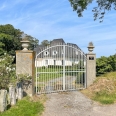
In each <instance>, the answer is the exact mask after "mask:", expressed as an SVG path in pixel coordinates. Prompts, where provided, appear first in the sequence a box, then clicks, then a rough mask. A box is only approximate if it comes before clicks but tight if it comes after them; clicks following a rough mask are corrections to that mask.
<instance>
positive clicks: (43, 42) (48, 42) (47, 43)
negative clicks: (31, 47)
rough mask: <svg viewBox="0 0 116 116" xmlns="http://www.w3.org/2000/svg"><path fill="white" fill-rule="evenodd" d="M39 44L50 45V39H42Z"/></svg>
mask: <svg viewBox="0 0 116 116" xmlns="http://www.w3.org/2000/svg"><path fill="white" fill-rule="evenodd" d="M41 45H44V46H48V45H50V41H48V40H43V41H42V42H41Z"/></svg>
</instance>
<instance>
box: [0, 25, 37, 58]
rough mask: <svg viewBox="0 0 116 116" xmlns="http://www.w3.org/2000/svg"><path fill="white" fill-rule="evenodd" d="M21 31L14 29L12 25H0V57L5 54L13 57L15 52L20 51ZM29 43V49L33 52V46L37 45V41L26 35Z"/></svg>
mask: <svg viewBox="0 0 116 116" xmlns="http://www.w3.org/2000/svg"><path fill="white" fill-rule="evenodd" d="M23 34H24V32H23V31H21V30H20V29H15V28H14V27H13V26H12V25H10V24H6V25H0V56H1V55H3V54H4V53H5V52H7V53H8V54H10V55H15V50H21V42H20V41H21V40H22V35H23ZM27 36H28V39H29V41H30V46H29V49H30V50H33V49H34V45H38V40H37V39H36V38H34V37H32V36H30V35H27Z"/></svg>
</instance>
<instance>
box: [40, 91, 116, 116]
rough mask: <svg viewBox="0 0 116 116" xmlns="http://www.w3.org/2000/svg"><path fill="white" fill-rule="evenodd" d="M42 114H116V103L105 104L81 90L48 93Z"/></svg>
mask: <svg viewBox="0 0 116 116" xmlns="http://www.w3.org/2000/svg"><path fill="white" fill-rule="evenodd" d="M47 97H48V100H47V102H46V104H45V112H44V113H43V115H42V116H116V104H114V105H109V106H103V105H98V104H97V103H95V102H93V101H91V100H90V99H88V98H87V97H85V96H84V95H83V94H82V93H80V92H79V91H73V92H64V93H52V94H47Z"/></svg>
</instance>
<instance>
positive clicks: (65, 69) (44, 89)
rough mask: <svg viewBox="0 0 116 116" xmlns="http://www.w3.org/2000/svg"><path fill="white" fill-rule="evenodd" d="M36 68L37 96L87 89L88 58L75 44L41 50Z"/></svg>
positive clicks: (37, 56)
mask: <svg viewBox="0 0 116 116" xmlns="http://www.w3.org/2000/svg"><path fill="white" fill-rule="evenodd" d="M35 66H36V93H37V94H42V93H51V92H58V91H68V90H78V89H84V88H86V56H85V54H84V53H83V52H82V50H81V49H80V48H78V46H77V45H75V44H73V45H70V44H64V45H60V44H59V45H52V46H47V47H43V48H40V49H39V51H38V53H37V54H36V59H35Z"/></svg>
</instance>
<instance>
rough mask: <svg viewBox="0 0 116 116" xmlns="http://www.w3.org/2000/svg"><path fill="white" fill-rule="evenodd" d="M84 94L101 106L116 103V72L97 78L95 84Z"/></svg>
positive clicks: (83, 91) (84, 91)
mask: <svg viewBox="0 0 116 116" xmlns="http://www.w3.org/2000/svg"><path fill="white" fill-rule="evenodd" d="M82 93H83V94H85V95H86V96H88V97H89V98H91V99H92V100H95V101H98V102H100V103H101V104H113V103H115V102H116V72H110V73H106V74H104V75H101V76H99V77H97V79H96V80H95V82H94V83H93V84H92V85H91V86H90V87H88V88H87V89H85V90H82Z"/></svg>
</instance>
